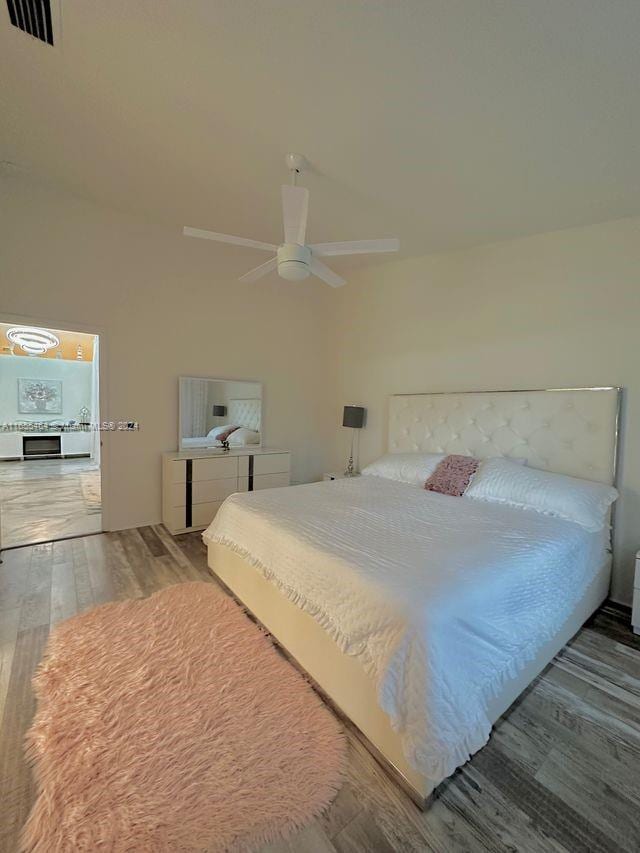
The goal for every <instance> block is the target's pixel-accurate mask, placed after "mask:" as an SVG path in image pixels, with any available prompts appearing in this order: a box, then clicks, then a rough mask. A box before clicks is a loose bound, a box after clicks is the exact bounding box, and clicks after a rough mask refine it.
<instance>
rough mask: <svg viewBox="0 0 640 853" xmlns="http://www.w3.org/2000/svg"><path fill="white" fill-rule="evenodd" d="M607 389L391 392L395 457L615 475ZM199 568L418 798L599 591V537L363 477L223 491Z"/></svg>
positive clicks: (614, 412) (470, 749)
mask: <svg viewBox="0 0 640 853" xmlns="http://www.w3.org/2000/svg"><path fill="white" fill-rule="evenodd" d="M619 400H620V393H619V390H618V389H613V388H607V389H571V390H557V391H521V392H495V393H494V392H488V393H467V394H437V395H431V394H417V395H398V396H395V397H393V398H391V400H390V404H389V430H388V448H389V450H390V451H391V452H393V453H400V452H406V451H409V452H417V451H422V452H434V453H464V454H466V455H473V456H476V457H479V458H487V457H491V456H525V457H526V458H527V461H528V463H529V464H530V465H531V466H533V467H536V468H540V469H542V470H550V471H555V472H558V473H564V474H569V475H572V476H580V477H583V478H587V479H591V480H593V481H597V482H603V483H613V482H614V480H615V469H616V450H617V424H618V412H619ZM204 538H205V541H206V543H207V547H208V556H209V566H210V567H211V570H212V571H213V573H214V574H215V575H216V576H217V577H218V578H219V580H220V581H221V582H222V583H223V584H224V585H225V586H226V587H227V588H228V589H229V590H230V591H231V592H232V594H233V595H235V596H236V597H237V598H238V599H240V600H241V601H242V602H243V603H244V605H245V606H246V607H247V608H248V609H249V610H250V611H251V612H252V613H253V614H254V615H255V617H256V618H257V619H258V620H259V621H260V622H261V623H262V624H264V625H265V627H266V628H267V629H268V630H269V631H271V633H272V634H273V635H274V637H275V638H276V639H277V640H278V642H279V643H280V644H281V645H282V646H283V648H284V649H285V650H286V651H287V652H288V653H289V654H290V656H291V657H292V658H293V659H294V660H295V661H296V662H297V663H298V665H299V666H300V667H302V669H303V670H305V672H307V673H308V674H309V676H310V677H311V678H312V680H313V681H314V682H315V683H316V685H317V686H318V687H319V689H320V690H321V691H322V692H323V693H324V694H325V695H326V696H327V697H328V698H329V700H330V701H331V702H332V703H333V704H334V706H335V707H336V708H337V709H338V710H339V711H340V712H341V713H342V714H343V715H344V716H345V717H346V718H348V719H349V720H350V721H351V722H352V723H353V724H354V726H355V727H356V729H357V730H358V731H359V732H360V733H361V735H362V737H363V738H364V739H365V741H366V743H367V745H368V746H369V748H370V749H371V750H372V751H373V752H374V754H375V755H376V756H377V757H378V758H379V759H380V760H381V761H382V762H383V763H384V764H385V765H386V766H387V768H389V769H391V771H392V772H393V773H394V775H395V776H396V777H397V778H398V780H399V781H401V783H402V784H403V786H404V787H405V788H406V789H407V790H408V791H409V793H410V794H411V795H412V797H413V798H414V799H415V800H416V802H418V803H419V804H420V805H422V806H424V805H425V804H426V802H427V801H428V798H429V796H430V794H431V793H432V791H433V790H434V788H435V787H436V786H437V785H438V784H439V783H440V782H441V781H442V780H443V779H444V778H446V777H447V776H448V775H450V774H451V773H452V772H453V771H454V770H455V768H456V767H458V766H460V765H461V764H463V763H464V762H465V761H466V760H467V759H468V757H469V756H470V755H472V754H473V753H474V752H475V751H477V750H478V749H480V748H481V747H482V745H483V744H484V743H485V742H486V740H487V739H488V737H489V735H490V731H491V726H492V724H493V723H494V722H495V721H496V720H497V719H498V717H499V716H501V714H503V713H504V711H505V710H506V709H507V708H508V707H509V705H510V704H511V703H512V702H513V701H514V699H515V698H516V697H517V696H518V695H519V694H520V693H521V692H522V690H523V689H524V688H525V687H526V686H527V685H528V684H529V683H530V682H531V680H532V679H533V678H535V676H536V675H537V674H538V673H539V672H540V671H541V670H542V669H543V668H544V666H545V665H546V664H547V663H548V662H549V661H550V660H551V658H552V657H553V656H554V655H555V654H556V652H557V651H558V650H559V649H560V648H561V647H562V646H563V645H564V644H565V643H566V642H567V640H568V639H569V638H570V637H571V636H572V635H573V634H574V633H575V632H576V631H577V630H578V629H579V628H580V626H581V625H582V624H583V623H584V622H585V621H586V619H587V618H588V617H589V615H590V614H591V613H592V612H593V611H594V610H595V609H596V608H597V607H598V606H599V605H600V603H601V602H602V601H603V599H604V598H605V597H606V595H607V591H608V587H609V578H610V562H611V558H610V548H609V545H610V543H609V536H608V531H607V532H602V531H600V532H589V531H586V530H584V529H583V528H582V527H579V526H578V525H576V524H573V523H571V522H568V521H565V520H563V519H558V518H553V517H548V516H543V515H541V514H539V513H534V512H530V511H525V510H522V509H517V508H513V507H509V506H503V505H495V504H487V503H484V502H479V501H471V500H468V499H466V498H453V497H449V496H447V495H439V494H437V495H436V494H430V493H427V492H425V491H424V489H421V488H419V487H417V486H413V485H408V484H405V483H399V482H395V481H391V480H385V479H383V478H380V477H360V478H355V479H352V480H341V481H336V482H326V483H317V484H310V485H305V486H295V487H291V488H286V489H274V490H267V491H265V492H261V493H256V494H252V495H238V496H232V497H231V498H229V499H228V500H227V501H226V502H225V504H224V505H223V507H222V508H221V510H220V511H219V513H218V515H217V516H216V519H215V520H214V522H213V524H212V525H211V527H210V528H209V529H208V530H207V531H205V534H204Z"/></svg>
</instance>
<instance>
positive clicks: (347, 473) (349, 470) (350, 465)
mask: <svg viewBox="0 0 640 853" xmlns="http://www.w3.org/2000/svg"><path fill="white" fill-rule="evenodd" d="M355 475H356V472H355V468H354V467H353V456H350V457H349V461H348V462H347V468H346V470H345V472H344V476H345V477H355Z"/></svg>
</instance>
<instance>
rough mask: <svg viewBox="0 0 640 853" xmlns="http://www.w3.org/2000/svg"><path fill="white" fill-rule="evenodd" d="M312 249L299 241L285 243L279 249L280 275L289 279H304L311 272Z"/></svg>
mask: <svg viewBox="0 0 640 853" xmlns="http://www.w3.org/2000/svg"><path fill="white" fill-rule="evenodd" d="M310 263H311V250H310V249H309V248H308V247H307V246H300V245H298V244H297V243H285V244H284V245H283V246H280V248H279V249H278V275H280V276H282V278H286V279H287V280H288V281H302V279H303V278H307V276H308V275H309V273H310V270H309V264H310Z"/></svg>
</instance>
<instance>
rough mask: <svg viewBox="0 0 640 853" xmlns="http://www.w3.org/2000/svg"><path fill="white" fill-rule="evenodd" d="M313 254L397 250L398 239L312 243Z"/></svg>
mask: <svg viewBox="0 0 640 853" xmlns="http://www.w3.org/2000/svg"><path fill="white" fill-rule="evenodd" d="M309 248H310V249H311V251H312V252H313V254H314V255H321V256H322V255H325V256H327V257H328V256H329V255H365V254H368V253H369V252H397V251H398V249H399V248H400V240H398V239H397V238H396V237H390V238H388V239H385V240H348V241H346V242H344V243H313V244H312V245H311V246H309Z"/></svg>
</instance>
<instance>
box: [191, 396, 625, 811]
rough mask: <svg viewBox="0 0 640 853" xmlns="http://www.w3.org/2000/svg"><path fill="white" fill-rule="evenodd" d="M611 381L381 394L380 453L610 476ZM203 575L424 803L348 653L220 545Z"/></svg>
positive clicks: (426, 794) (562, 638) (518, 687)
mask: <svg viewBox="0 0 640 853" xmlns="http://www.w3.org/2000/svg"><path fill="white" fill-rule="evenodd" d="M620 402H621V389H619V388H614V387H608V388H570V389H566V388H565V389H548V390H544V391H542V390H535V391H490V392H477V391H475V392H456V393H447V394H444V393H442V394H440V393H438V394H398V395H394V396H393V397H391V398H390V402H389V429H388V448H389V451H390V452H407V451H415V452H418V451H421V452H436V453H438V452H442V453H464V454H467V455H473V456H476V457H478V458H486V457H490V456H497V455H503V456H519V457H525V458H526V459H527V460H528V462H529V464H530V465H532V466H533V467H536V468H542V469H546V470H550V471H557V472H559V473H564V474H569V475H572V476H578V477H584V478H586V479H591V480H598V481H600V482H606V483H615V481H616V474H617V459H618V446H619V441H618V435H619V418H620ZM208 563H209V567H210V568H211V571H212V573H213V574H214V576H216V577H217V578H218V579H219V581H220V582H221V583H222V584H223V586H224V587H225V588H226V589H227V591H229V592H230V593H231V594H232V595H233V596H234V597H235V598H236V599H237V600H239V601H240V603H241V604H242V605H243V606H244V607H246V608H247V610H248V611H249V612H250V613H251V614H252V615H253V617H254V618H255V620H256V621H257V622H259V623H260V624H262V625H263V626H264V627H265V628H266V629H267V630H268V631H269V632H270V633H271V634H272V635H273V637H274V639H275V640H276V641H277V642H278V644H279V645H280V646H281V648H282V649H283V650H284V652H285V653H286V655H287V657H289V658H290V659H291V660H292V661H293V662H294V663H295V664H297V666H298V667H299V668H300V669H301V670H302V671H303V672H304V673H305V675H306V676H307V677H308V678H309V680H310V681H311V683H312V684H313V686H314V687H315V688H316V689H317V690H318V691H319V692H320V693H321V695H323V697H324V698H325V699H327V700H328V701H329V703H330V704H331V705H332V706H333V707H334V709H336V710H337V711H338V713H339V714H340V716H342V717H343V718H345V719H346V720H348V721H349V722H350V723H351V724H352V726H353V728H354V729H355V731H356V733H357V734H358V735H359V736H360V738H361V739H362V740H363V742H364V743H365V745H366V746H367V748H368V749H369V750H370V752H371V753H372V754H373V755H374V757H375V758H376V759H377V760H378V761H379V762H380V763H381V764H382V765H383V766H384V767H385V768H386V769H387V770H388V771H389V773H390V774H391V775H392V776H393V777H394V778H395V779H396V781H397V782H398V783H399V784H400V785H401V786H402V787H403V788H404V790H405V791H406V792H407V793H408V794H409V795H410V796H411V798H412V799H413V800H414V801H415V802H416V803H417V804H418V805H419V806H420V807H421V808H425V807H426V806H427V804H428V802H429V800H430V797H431V794H432V792H433V789H434V786H433V784H432V782H430V781H429V780H428V779H426V778H425V777H423V776H422V775H421V774H419V773H417V772H416V771H415V770H414V769H413V768H412V767H411V766H410V765H409V764H408V762H407V761H406V759H405V757H404V754H403V750H402V745H401V740H400V737H399V735H398V734H397V733H396V732H395V731H394V730H393V729H392V727H391V724H390V721H389V718H388V717H387V716H386V714H385V713H384V712H383V711H382V710H381V709H380V708H379V707H378V704H377V697H376V689H375V686H374V684H373V682H372V681H371V679H370V678H369V677H368V676H367V675H366V673H365V672H364V669H363V668H362V666H361V664H360V662H359V660H358V658H356V657H353V656H349V655H346V654H343V653H342V652H340V651H339V649H338V647H337V646H336V645H335V643H334V642H333V641H332V640H331V638H330V637H329V635H328V634H327V633H326V632H325V631H324V630H323V629H322V628H321V627H320V626H319V625H318V623H317V622H316V621H315V620H314V619H313V618H312V617H311V616H310V615H309V614H308V613H306V612H305V611H303V610H301V609H300V608H298V607H297V606H296V605H295V604H293V603H292V602H291V601H289V600H288V599H286V598H284V597H283V596H282V595H281V594H280V593H279V592H278V590H277V588H276V586H275V585H273V584H271V583H269V581H267V580H265V578H264V577H263V576H262V575H261V574H260V573H259V571H257V570H256V569H255V568H254V567H253V566H251V565H250V564H249V563H248V562H247V561H245V560H244V559H243V558H242V557H241V556H240V555H238V554H237V553H235V552H233V551H231V549H229V548H227V547H226V546H224V545H217V544H211V545H209V552H208ZM610 568H611V559H610V558H608V559H607V560H606V562H605V564H603V566H602V568H601V571H600V572H599V574H598V575H597V577H596V579H595V580H594V581H593V583H592V584H591V586H590V587H589V588H588V590H587V591H586V592H585V595H584V596H583V598H582V600H581V602H580V604H579V605H578V606H577V607H576V609H575V610H574V612H573V613H572V615H571V617H570V618H569V619H568V620H567V621H566V623H565V624H564V625H563V627H562V629H561V630H560V631H558V632H557V634H555V636H554V637H553V638H552V639H551V640H550V641H549V642H548V643H546V644H545V646H544V647H543V648H542V649H541V650H540V652H539V653H538V655H537V656H536V658H535V660H533V661H532V662H531V663H530V664H529V665H528V666H527V667H526V669H525V670H523V671H522V672H521V673H520V674H519V675H518V677H517V678H514V679H512V680H511V681H509V682H508V683H507V684H506V685H505V686H504V688H503V689H502V690H501V692H500V694H499V695H498V696H497V697H496V698H495V699H494V700H493V701H492V702H491V703H490V707H489V718H490V719H491V720H492V722H495V721H496V720H497V719H498V718H499V717H500V716H501V715H502V714H504V712H505V711H506V710H507V709H508V707H509V706H510V705H511V704H512V702H513V701H514V700H515V699H516V698H517V697H518V696H519V695H520V694H521V693H522V691H523V690H524V689H525V688H526V687H527V686H528V685H529V684H530V683H531V681H533V679H534V678H536V676H537V675H539V673H540V672H542V670H543V669H544V668H545V666H546V665H547V664H548V663H549V662H550V661H551V660H552V658H553V657H554V656H555V655H556V654H557V653H558V651H560V649H561V648H562V647H563V646H564V645H565V644H566V643H567V641H568V640H569V639H571V637H572V636H573V635H574V634H575V633H576V632H577V631H578V630H579V629H580V627H581V626H582V625H583V624H584V622H585V621H586V620H587V619H588V618H589V616H590V615H591V614H592V613H593V612H594V611H595V610H596V609H597V608H598V607H599V606H600V604H601V603H602V601H603V600H604V599H605V598H606V596H607V593H608V589H609V581H610Z"/></svg>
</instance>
